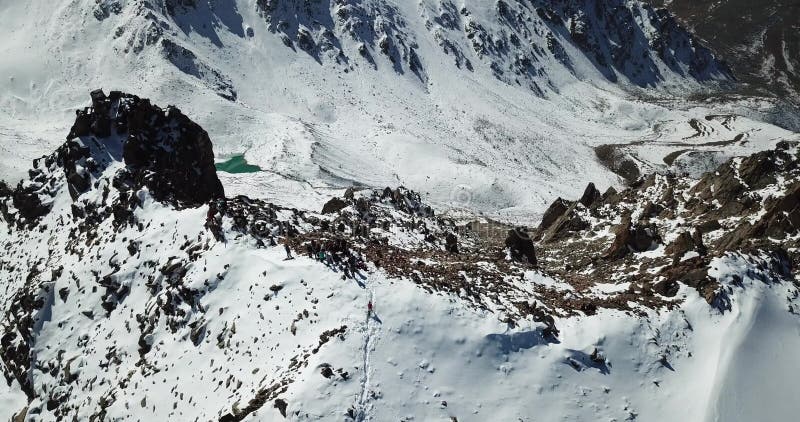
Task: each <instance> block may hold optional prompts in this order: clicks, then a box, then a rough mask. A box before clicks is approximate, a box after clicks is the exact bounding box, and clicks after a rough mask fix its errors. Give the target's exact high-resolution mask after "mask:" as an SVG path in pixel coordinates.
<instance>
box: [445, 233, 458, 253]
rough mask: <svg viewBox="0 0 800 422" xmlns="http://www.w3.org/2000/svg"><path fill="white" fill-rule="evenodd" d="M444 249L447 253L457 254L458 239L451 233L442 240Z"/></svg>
mask: <svg viewBox="0 0 800 422" xmlns="http://www.w3.org/2000/svg"><path fill="white" fill-rule="evenodd" d="M444 242H445V243H444V249H445V250H446V251H447V252H449V253H454V254H457V253H458V237H457V236H456V235H455V234H453V233H447V236H445V239H444Z"/></svg>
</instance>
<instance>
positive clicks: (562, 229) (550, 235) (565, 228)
mask: <svg viewBox="0 0 800 422" xmlns="http://www.w3.org/2000/svg"><path fill="white" fill-rule="evenodd" d="M576 205H577V204H572V206H570V208H569V209H568V210H567V211H566V212H564V213H563V214H562V215H561V216H560V217H558V218H557V219H556V221H555V222H553V224H551V225H550V227H549V228H548V229H547V230H546V231H545V232H543V233H542V232H540V233H539V236H540V237H541V239H542V241H543V242H546V243H549V242H555V241H558V240H561V239H564V238H567V237H569V236H571V235H572V234H573V233H577V232H580V231H582V230H586V229H588V228H589V227H590V225H589V223H588V222H587V221H586V220H584V219H583V218H582V217H581V216H580V215H579V214H578V213H577V212H575V206H576Z"/></svg>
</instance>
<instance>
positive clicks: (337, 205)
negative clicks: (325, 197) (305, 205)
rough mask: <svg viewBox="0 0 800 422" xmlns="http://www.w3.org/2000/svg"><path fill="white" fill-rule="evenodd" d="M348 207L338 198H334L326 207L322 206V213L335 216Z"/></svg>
mask: <svg viewBox="0 0 800 422" xmlns="http://www.w3.org/2000/svg"><path fill="white" fill-rule="evenodd" d="M346 207H347V202H345V201H343V200H341V199H339V198H337V197H333V198H331V199H330V200H329V201H328V202H326V203H325V205H323V206H322V213H323V214H333V213H337V212H339V211H341V210H343V209H344V208H346Z"/></svg>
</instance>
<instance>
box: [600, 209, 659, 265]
mask: <svg viewBox="0 0 800 422" xmlns="http://www.w3.org/2000/svg"><path fill="white" fill-rule="evenodd" d="M659 241H660V237H659V236H658V232H657V231H656V228H655V226H653V225H645V224H641V223H639V224H636V225H632V224H631V220H630V217H625V218H623V220H622V223H621V224H620V225H619V226H617V227H616V229H614V242H612V243H611V246H610V247H609V248H608V250H606V252H605V253H604V254H603V258H604V259H607V260H612V261H613V260H617V259H621V258H624V257H625V255H627V254H628V252H631V251H633V252H644V251H647V250H649V249H650V248H651V247H652V246H653V244H654V243H656V242H659Z"/></svg>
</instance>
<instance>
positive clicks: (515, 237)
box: [505, 228, 537, 266]
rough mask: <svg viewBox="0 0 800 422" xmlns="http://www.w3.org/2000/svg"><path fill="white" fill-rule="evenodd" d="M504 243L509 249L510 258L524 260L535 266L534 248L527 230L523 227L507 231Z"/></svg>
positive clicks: (518, 260)
mask: <svg viewBox="0 0 800 422" xmlns="http://www.w3.org/2000/svg"><path fill="white" fill-rule="evenodd" d="M505 245H506V247H507V248H509V249H510V251H511V259H513V260H514V261H517V262H526V263H528V264H530V265H533V266H536V265H537V261H536V250H535V249H534V246H533V240H532V239H531V237H530V235H529V234H528V231H527V230H526V229H524V228H517V229H513V230H509V231H508V237H506V242H505Z"/></svg>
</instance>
